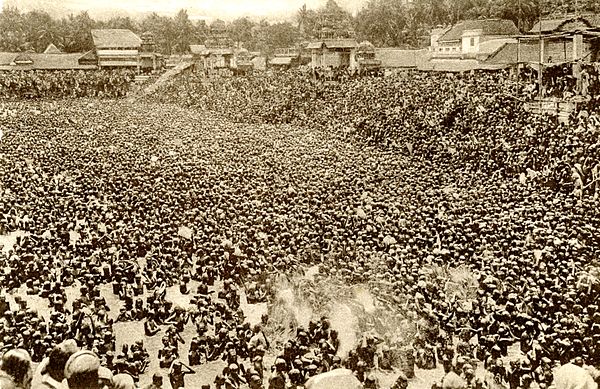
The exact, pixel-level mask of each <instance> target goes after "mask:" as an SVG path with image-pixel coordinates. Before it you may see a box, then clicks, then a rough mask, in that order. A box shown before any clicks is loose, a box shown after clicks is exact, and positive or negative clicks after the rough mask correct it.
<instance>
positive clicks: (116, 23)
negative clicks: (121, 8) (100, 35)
mask: <svg viewBox="0 0 600 389" xmlns="http://www.w3.org/2000/svg"><path fill="white" fill-rule="evenodd" d="M99 24H100V23H99ZM101 25H102V28H122V29H126V30H131V31H133V32H136V33H139V32H141V31H140V30H139V26H138V25H137V23H136V22H134V21H133V20H132V19H131V18H130V17H129V16H125V17H123V16H116V17H114V18H111V19H109V20H108V21H106V22H104V23H101Z"/></svg>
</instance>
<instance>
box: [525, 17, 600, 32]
mask: <svg viewBox="0 0 600 389" xmlns="http://www.w3.org/2000/svg"><path fill="white" fill-rule="evenodd" d="M597 22H598V20H597V17H595V16H592V17H570V18H561V19H546V20H542V21H541V29H542V30H541V32H542V33H549V32H556V31H562V27H563V26H565V25H566V24H568V23H579V24H581V25H583V26H585V27H593V26H594V23H597ZM529 32H530V33H539V32H540V22H537V23H536V24H535V25H534V26H533V28H532V29H531V30H529Z"/></svg>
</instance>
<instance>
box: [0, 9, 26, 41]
mask: <svg viewBox="0 0 600 389" xmlns="http://www.w3.org/2000/svg"><path fill="white" fill-rule="evenodd" d="M25 42H26V36H25V31H24V17H23V16H22V15H21V13H20V12H19V10H18V9H17V8H14V7H8V6H5V7H4V8H3V9H2V13H1V14H0V47H1V48H2V50H4V51H13V52H14V51H20V50H21V47H22V46H23V44H24V43H25Z"/></svg>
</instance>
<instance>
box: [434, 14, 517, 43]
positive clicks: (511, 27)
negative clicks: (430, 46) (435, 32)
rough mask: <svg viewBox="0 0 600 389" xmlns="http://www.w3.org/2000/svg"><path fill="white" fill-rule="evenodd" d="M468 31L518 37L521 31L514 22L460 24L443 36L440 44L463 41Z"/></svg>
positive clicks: (484, 21)
mask: <svg viewBox="0 0 600 389" xmlns="http://www.w3.org/2000/svg"><path fill="white" fill-rule="evenodd" d="M467 30H483V35H517V34H519V29H518V28H517V26H515V23H514V22H513V21H512V20H505V19H485V20H464V21H462V22H458V23H457V24H455V25H454V26H452V28H451V29H450V30H448V32H446V33H445V34H444V35H442V36H441V37H440V39H439V42H454V41H458V40H461V39H462V35H463V33H464V32H465V31H467Z"/></svg>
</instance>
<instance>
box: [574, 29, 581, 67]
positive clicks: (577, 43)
mask: <svg viewBox="0 0 600 389" xmlns="http://www.w3.org/2000/svg"><path fill="white" fill-rule="evenodd" d="M582 57H583V35H581V34H575V35H573V61H577V60H578V59H581V58H582Z"/></svg>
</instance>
